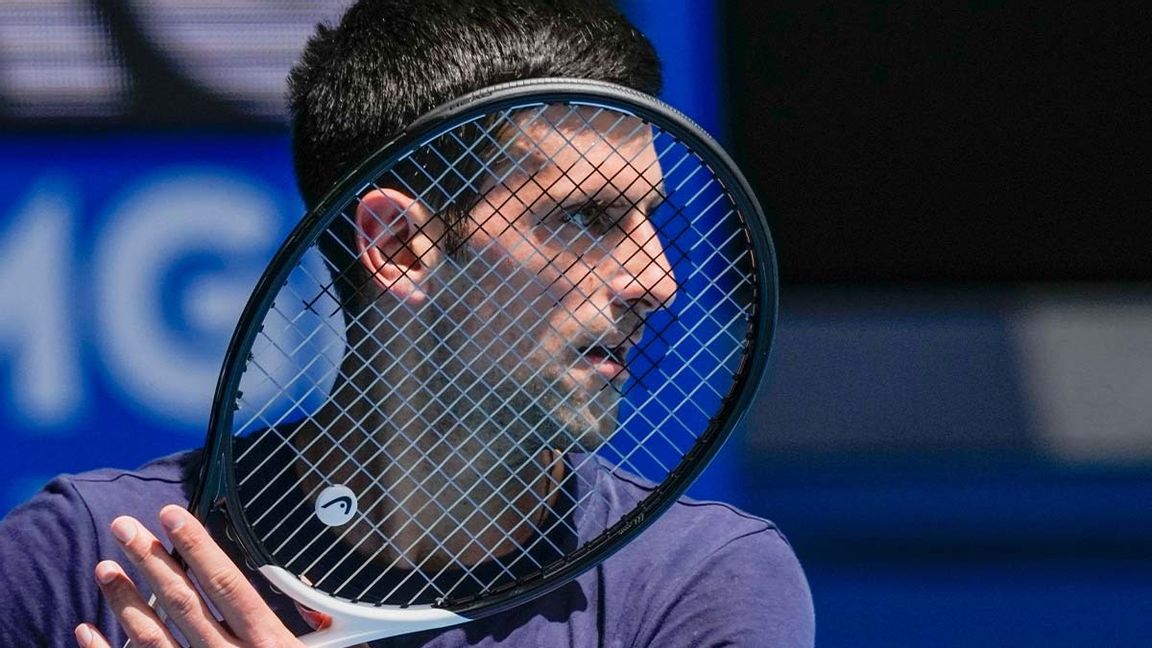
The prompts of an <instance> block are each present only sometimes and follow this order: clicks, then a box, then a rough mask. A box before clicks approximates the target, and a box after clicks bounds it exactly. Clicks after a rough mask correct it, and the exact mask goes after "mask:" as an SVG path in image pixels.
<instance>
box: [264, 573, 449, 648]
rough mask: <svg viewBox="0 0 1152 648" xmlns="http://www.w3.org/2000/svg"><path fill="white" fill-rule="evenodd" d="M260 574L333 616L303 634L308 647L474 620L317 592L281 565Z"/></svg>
mask: <svg viewBox="0 0 1152 648" xmlns="http://www.w3.org/2000/svg"><path fill="white" fill-rule="evenodd" d="M260 573H262V574H264V577H265V578H267V579H268V582H270V583H272V585H274V586H275V587H276V588H277V589H279V590H280V591H281V592H284V593H285V594H287V595H288V596H290V597H292V599H294V600H295V601H296V602H298V603H300V604H301V605H304V606H306V607H310V608H312V609H313V610H316V611H318V612H324V613H325V614H330V615H332V625H330V626H328V627H327V628H324V629H323V630H317V631H316V632H313V633H312V634H308V635H304V636H303V637H300V641H301V642H302V643H303V644H304V645H305V646H308V647H309V648H347V646H352V645H355V644H361V643H364V642H367V641H375V640H377V639H386V638H388V637H395V636H397V635H403V634H408V633H410V632H420V631H421V630H432V629H434V628H446V627H448V626H453V625H457V624H460V623H464V622H466V621H470V620H471V619H469V618H468V617H465V616H460V615H459V614H455V613H453V612H449V611H447V610H441V609H438V608H431V607H419V608H408V609H398V608H395V607H376V606H373V605H363V604H359V603H352V602H351V601H346V600H343V599H338V598H333V597H331V596H328V595H327V594H322V593H320V592H317V591H316V590H315V589H313V588H311V587H309V586H308V585H306V584H304V583H303V582H302V581H301V580H300V579H299V578H297V576H296V575H295V574H293V573H292V572H290V571H288V570H286V569H283V568H282V567H275V566H273V565H264V566H263V567H260Z"/></svg>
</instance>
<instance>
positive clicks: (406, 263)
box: [356, 189, 443, 304]
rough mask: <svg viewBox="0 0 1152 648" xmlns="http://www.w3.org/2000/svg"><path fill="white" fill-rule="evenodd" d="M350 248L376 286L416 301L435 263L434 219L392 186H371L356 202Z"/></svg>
mask: <svg viewBox="0 0 1152 648" xmlns="http://www.w3.org/2000/svg"><path fill="white" fill-rule="evenodd" d="M356 230H357V235H356V251H357V253H358V254H359V255H360V256H359V260H360V263H361V264H362V265H363V266H364V268H365V269H367V270H368V273H369V274H370V275H371V276H372V277H373V278H374V279H375V280H376V283H377V284H378V285H379V286H380V288H381V290H383V291H384V292H386V293H389V294H391V295H392V296H394V297H396V298H397V299H402V300H404V301H408V302H411V303H413V304H419V303H421V302H423V301H424V300H425V299H426V298H427V297H428V294H427V293H426V292H425V290H424V280H425V279H427V277H428V272H429V270H431V268H432V267H433V266H435V265H436V263H438V262H439V261H440V250H439V248H438V247H437V245H436V243H437V242H438V241H439V240H440V236H441V235H442V234H443V232H442V231H441V225H440V220H439V219H435V218H432V216H431V215H430V214H429V213H428V210H427V209H426V208H425V207H424V205H422V204H420V202H419V201H418V200H416V199H414V198H412V197H411V196H408V195H405V194H404V193H401V192H399V191H396V190H395V189H374V190H372V191H370V192H369V193H367V194H366V195H364V196H363V197H361V198H360V204H358V205H357V206H356Z"/></svg>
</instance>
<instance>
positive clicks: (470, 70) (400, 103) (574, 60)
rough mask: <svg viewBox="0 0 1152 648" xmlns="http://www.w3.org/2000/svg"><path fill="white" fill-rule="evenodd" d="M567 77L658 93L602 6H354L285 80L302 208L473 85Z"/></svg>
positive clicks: (635, 38)
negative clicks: (380, 149) (287, 88)
mask: <svg viewBox="0 0 1152 648" xmlns="http://www.w3.org/2000/svg"><path fill="white" fill-rule="evenodd" d="M541 77H570V78H582V79H594V80H599V81H609V82H613V83H618V84H620V85H624V86H628V87H631V88H634V89H636V90H640V91H641V92H646V93H648V94H657V93H658V92H659V91H660V85H661V77H660V63H659V59H658V58H657V56H656V53H655V50H654V49H653V47H652V44H651V43H650V42H649V41H648V39H647V38H645V37H644V35H643V34H641V33H640V32H639V31H638V30H637V29H636V28H635V27H634V26H632V24H630V23H629V22H628V20H627V19H626V18H624V16H623V15H621V13H620V12H619V10H618V9H617V8H616V7H615V6H614V5H613V3H611V2H608V1H607V0H469V1H467V2H464V1H461V0H361V1H360V2H357V3H356V4H355V5H353V6H352V7H351V8H350V9H349V10H348V11H347V13H345V14H344V17H343V18H342V19H341V20H340V23H339V24H338V25H337V26H335V27H333V26H330V25H324V24H321V25H319V26H318V27H317V30H316V34H315V35H314V36H313V37H312V38H311V39H310V40H309V41H308V44H307V46H306V47H305V49H304V52H303V55H302V56H301V58H300V61H299V62H298V63H297V64H296V66H295V67H294V68H293V69H292V72H291V74H290V75H289V78H288V87H289V103H290V109H291V115H292V129H293V154H294V159H295V165H296V180H297V183H298V185H299V187H300V192H301V194H302V195H303V197H304V201H305V203H307V204H308V206H309V207H313V206H315V204H316V203H317V202H318V201H319V200H320V198H322V197H323V196H324V194H325V193H326V192H327V191H328V190H329V189H330V188H331V186H332V185H333V184H334V183H335V182H336V181H337V180H339V179H340V178H341V177H342V176H343V175H344V174H346V173H347V172H349V171H350V170H351V169H352V168H353V165H355V164H356V163H358V162H360V161H361V160H363V159H364V158H366V157H367V156H368V155H370V154H371V153H372V152H374V151H375V150H376V149H377V148H379V147H380V146H382V145H383V144H384V143H386V142H387V141H388V140H389V139H390V138H391V137H392V136H394V135H395V134H397V133H399V132H400V131H401V130H402V129H403V128H404V127H405V126H406V125H408V124H409V123H411V122H412V121H413V120H415V119H416V118H417V117H419V116H420V115H422V114H424V113H425V112H427V111H429V110H431V109H432V108H435V107H436V106H438V105H441V104H443V103H446V102H448V101H450V100H452V99H454V98H456V97H459V96H461V95H463V94H466V93H468V92H471V91H473V90H478V89H480V88H483V87H486V86H490V85H494V84H496V83H501V82H504V81H514V80H517V79H529V78H541Z"/></svg>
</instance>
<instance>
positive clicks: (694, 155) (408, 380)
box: [191, 79, 777, 647]
mask: <svg viewBox="0 0 1152 648" xmlns="http://www.w3.org/2000/svg"><path fill="white" fill-rule="evenodd" d="M775 273H776V269H775V259H774V252H773V247H772V243H771V239H770V236H769V231H768V228H767V226H766V224H765V220H764V217H763V214H762V212H761V209H760V207H759V205H758V204H757V201H756V199H755V197H754V196H753V194H752V192H751V191H750V189H749V187H748V184H747V182H746V181H745V180H744V178H743V177H742V176H741V174H740V173H739V171H738V170H737V169H736V168H735V166H734V165H733V163H732V162H731V160H730V159H729V158H728V157H727V156H726V155H725V154H724V152H723V151H722V150H721V149H720V148H719V146H718V145H717V144H716V143H715V142H714V141H713V140H712V139H711V138H709V137H708V136H707V135H706V134H705V133H704V132H703V131H702V130H701V129H700V128H699V127H697V126H695V125H694V124H692V123H691V122H690V121H689V120H688V119H686V118H685V117H684V116H682V115H680V114H679V113H678V112H676V111H675V110H673V109H672V108H670V107H668V106H666V105H664V104H663V103H661V102H660V101H658V100H656V99H654V98H652V97H649V96H646V95H643V94H640V93H637V92H635V91H632V90H629V89H626V88H623V87H618V86H614V85H610V84H605V83H596V82H589V81H577V80H564V79H551V80H532V81H522V82H514V83H510V84H505V85H500V86H495V87H491V88H487V89H484V90H481V91H479V92H475V93H472V94H469V95H467V96H465V97H462V98H460V99H459V100H457V101H454V102H452V103H450V104H448V105H445V106H442V107H440V108H438V109H437V110H434V111H433V112H431V113H429V114H428V115H426V116H424V117H422V118H421V119H419V120H417V121H416V122H415V123H413V124H412V125H411V126H410V127H409V128H407V129H406V130H405V131H404V132H403V133H402V134H401V135H399V136H398V137H396V138H395V139H394V141H392V142H391V143H389V144H387V145H386V146H384V147H383V148H382V149H381V150H379V152H377V153H376V154H375V155H373V156H371V158H370V159H368V160H366V161H365V162H363V163H362V164H361V165H360V166H359V167H358V168H357V169H355V171H354V172H352V173H350V174H349V175H347V176H346V177H345V178H344V179H343V180H342V181H341V182H339V183H338V184H337V186H336V187H335V188H334V189H332V191H331V192H330V193H329V194H328V195H327V196H326V197H325V198H324V199H323V200H322V201H321V202H320V203H319V205H318V207H316V209H314V210H313V211H311V212H310V213H309V214H308V215H307V216H306V217H305V218H304V219H303V220H302V221H301V222H300V224H299V225H298V226H297V227H296V228H295V230H294V231H293V232H292V234H291V235H290V236H289V238H288V239H287V240H286V242H285V243H284V244H283V246H282V247H281V248H280V249H279V251H278V252H277V253H276V255H275V257H274V259H273V260H272V262H271V264H270V265H269V267H268V268H267V270H266V271H265V273H264V275H263V277H262V278H261V279H260V281H259V283H258V285H257V287H256V289H255V291H254V293H253V294H252V296H251V298H250V300H249V302H248V304H247V306H246V308H245V310H244V312H243V315H242V317H241V319H240V322H239V325H238V328H237V329H236V331H235V333H234V336H233V339H232V342H231V345H230V348H229V350H228V353H227V357H226V360H225V363H224V367H223V370H222V372H221V376H220V380H219V383H218V386H217V391H216V394H215V401H214V406H213V411H212V415H211V423H210V430H209V435H208V441H207V445H206V448H205V461H204V466H203V468H202V474H201V479H200V483H199V487H198V490H197V492H196V494H195V497H194V498H193V503H192V506H191V508H192V509H193V512H194V513H196V514H197V515H198V516H199V517H200V518H201V519H207V518H208V517H210V516H213V515H215V514H218V513H222V514H223V515H225V516H226V519H227V525H228V528H229V535H230V536H233V537H234V539H235V540H236V542H237V543H238V544H239V546H240V547H241V548H242V550H243V551H244V553H245V554H246V556H247V558H248V560H249V561H250V562H251V564H253V565H254V566H256V567H257V568H258V569H259V571H260V572H262V574H263V575H264V576H265V577H266V578H267V579H268V580H269V581H270V582H271V584H272V585H274V586H275V587H276V588H277V589H279V590H280V591H282V592H284V593H286V594H287V595H289V596H290V597H292V598H293V599H295V600H296V601H297V602H299V603H300V604H302V605H304V606H307V607H309V608H312V609H314V610H318V611H321V612H324V613H327V614H329V615H331V616H332V617H333V622H332V623H331V625H330V626H329V627H327V628H325V629H323V630H320V631H317V632H315V633H313V634H311V635H308V636H306V637H304V638H302V640H303V641H304V643H305V644H306V645H309V646H315V647H336V646H346V645H350V644H355V643H361V642H365V641H371V640H375V639H380V638H384V637H389V636H395V635H400V634H406V633H409V632H415V631H419V630H426V629H432V628H437V627H444V626H449V625H453V624H458V623H462V622H465V621H468V620H471V619H476V618H479V617H483V616H486V615H490V614H493V613H496V612H499V611H502V610H506V609H508V608H510V607H512V606H515V605H520V604H522V603H524V602H526V601H529V600H531V599H533V598H534V597H538V596H540V595H542V594H545V593H547V592H549V591H551V590H553V589H555V588H557V587H559V586H561V585H563V584H564V583H566V582H568V581H570V580H572V579H573V578H575V577H577V576H578V575H580V574H581V573H582V572H584V571H585V570H587V569H589V568H590V567H592V566H594V565H596V564H598V563H599V562H601V561H603V560H604V559H606V558H608V557H609V556H611V555H612V554H613V553H614V552H615V551H617V550H619V549H620V548H621V547H622V546H624V545H625V543H627V542H628V541H630V540H631V539H633V538H634V537H636V535H637V534H638V533H640V532H641V531H642V530H643V529H644V528H645V527H647V526H648V525H649V524H651V523H652V522H653V520H655V519H656V518H657V516H658V515H659V514H660V513H661V512H662V511H664V510H665V509H667V508H668V507H669V506H670V505H671V504H672V503H673V502H674V500H675V499H676V498H677V497H678V496H680V495H681V494H682V493H683V492H684V490H685V489H686V488H687V487H688V485H689V483H690V482H691V481H692V480H693V479H694V478H695V477H696V475H697V474H699V473H700V471H701V470H702V469H703V468H704V466H705V464H706V463H707V462H708V461H709V459H710V458H711V457H712V456H713V455H714V454H715V452H716V451H717V449H718V448H719V446H720V444H721V443H722V442H723V440H724V439H725V437H726V436H727V435H728V434H729V433H730V432H731V431H732V429H733V427H734V426H735V425H736V424H737V422H738V420H739V419H740V417H741V416H742V414H743V413H744V412H745V411H746V409H747V407H748V405H749V403H750V402H751V400H752V398H753V395H754V394H755V392H756V389H757V385H758V383H759V382H760V378H761V375H762V374H763V372H764V369H765V365H766V362H767V358H768V353H769V348H770V345H771V340H772V333H773V327H774V324H775V317H776V300H777V296H776V274H775Z"/></svg>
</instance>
